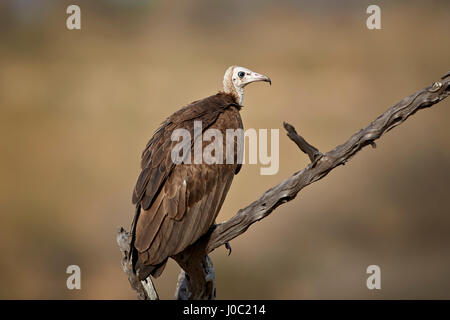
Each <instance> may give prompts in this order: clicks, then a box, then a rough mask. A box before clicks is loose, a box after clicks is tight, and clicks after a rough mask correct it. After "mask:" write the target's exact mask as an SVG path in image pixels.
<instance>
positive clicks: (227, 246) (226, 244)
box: [225, 242, 231, 255]
mask: <svg viewBox="0 0 450 320" xmlns="http://www.w3.org/2000/svg"><path fill="white" fill-rule="evenodd" d="M225 248H226V249H227V250H228V255H230V254H231V246H230V243H229V242H225Z"/></svg>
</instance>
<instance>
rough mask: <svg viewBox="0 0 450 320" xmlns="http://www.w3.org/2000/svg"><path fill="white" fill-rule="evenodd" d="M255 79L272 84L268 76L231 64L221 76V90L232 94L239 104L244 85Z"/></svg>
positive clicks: (242, 95)
mask: <svg viewBox="0 0 450 320" xmlns="http://www.w3.org/2000/svg"><path fill="white" fill-rule="evenodd" d="M256 81H265V82H268V83H269V84H272V81H270V78H269V77H268V76H265V75H263V74H259V73H256V72H253V71H252V70H249V69H247V68H244V67H239V66H231V67H229V68H228V69H227V71H225V76H224V77H223V91H224V92H225V93H229V94H232V95H234V96H235V97H236V99H237V100H238V101H239V104H242V99H243V97H244V87H245V86H246V85H248V84H249V83H252V82H256Z"/></svg>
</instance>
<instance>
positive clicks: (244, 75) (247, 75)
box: [231, 67, 271, 89]
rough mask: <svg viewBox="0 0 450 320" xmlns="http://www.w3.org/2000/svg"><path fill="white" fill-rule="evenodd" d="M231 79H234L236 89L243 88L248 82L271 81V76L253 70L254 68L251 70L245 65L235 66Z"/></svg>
mask: <svg viewBox="0 0 450 320" xmlns="http://www.w3.org/2000/svg"><path fill="white" fill-rule="evenodd" d="M231 80H232V81H233V85H234V87H235V88H236V89H242V88H244V87H245V86H246V85H247V84H249V83H252V82H255V81H266V82H269V83H271V81H270V78H269V77H267V76H265V75H263V74H259V73H256V72H253V71H252V70H249V69H247V68H244V67H235V68H234V70H233V76H232V78H231Z"/></svg>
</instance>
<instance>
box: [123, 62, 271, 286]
mask: <svg viewBox="0 0 450 320" xmlns="http://www.w3.org/2000/svg"><path fill="white" fill-rule="evenodd" d="M255 81H266V82H269V83H271V81H270V78H269V77H267V76H264V75H262V74H258V73H256V72H253V71H251V70H249V69H246V68H243V67H238V66H231V67H229V68H228V69H227V70H226V72H225V76H224V79H223V91H221V92H219V93H217V94H215V95H212V96H210V97H207V98H204V99H202V100H198V101H194V102H192V103H191V104H189V105H187V106H185V107H183V108H181V109H180V110H178V111H177V112H175V113H174V114H172V115H171V116H170V117H168V118H167V119H166V120H165V121H164V122H163V123H162V124H161V125H160V127H159V128H158V129H157V130H156V132H155V133H154V134H153V136H152V138H151V139H150V141H149V142H148V143H147V146H146V147H145V149H144V151H143V153H142V158H141V169H142V170H141V173H140V175H139V177H138V179H137V182H136V186H135V188H134V190H133V200H132V201H133V204H135V205H136V214H135V217H134V219H133V222H132V227H131V230H132V240H131V248H130V253H131V260H132V266H133V271H134V272H135V273H136V274H137V275H138V277H139V279H140V280H143V279H145V278H146V277H147V276H149V275H152V276H154V277H158V276H159V275H161V272H162V271H163V269H164V267H165V264H166V262H167V259H168V258H169V257H171V256H174V255H176V254H178V253H180V252H181V251H183V250H184V249H186V248H187V247H188V246H189V245H191V244H193V243H194V242H195V241H197V240H198V239H199V238H200V237H201V236H202V235H204V234H205V233H206V232H207V231H208V229H209V228H210V227H211V226H212V225H213V224H214V223H215V219H216V217H217V214H218V213H219V211H220V208H221V206H222V203H223V201H224V199H225V196H226V194H227V192H228V190H229V188H230V185H231V182H232V180H233V177H234V175H235V174H237V173H238V172H239V170H240V168H241V164H240V163H242V162H240V161H234V163H232V164H227V163H228V161H227V163H223V164H216V163H214V164H207V163H201V164H195V163H193V162H192V163H191V164H189V163H174V161H173V160H172V156H171V154H172V149H173V148H174V147H175V145H176V144H177V143H178V141H172V138H171V136H172V133H173V131H174V130H176V129H185V130H187V131H188V132H189V133H190V134H191V136H193V133H194V121H201V124H202V130H203V132H204V131H205V130H206V129H217V130H219V131H220V132H221V133H222V134H223V136H225V134H226V132H225V131H226V130H227V129H234V130H236V129H243V125H242V120H241V116H240V114H239V110H240V108H241V104H242V98H243V95H244V87H245V86H246V85H248V84H249V83H252V82H255ZM196 139H201V137H194V138H193V140H196ZM200 141H202V140H200ZM201 143H202V145H203V147H205V145H206V143H205V142H204V141H202V142H201ZM189 148H191V150H193V148H194V143H192V145H190V146H189ZM233 150H234V153H235V154H234V159H237V155H236V152H237V148H236V147H235V148H233ZM192 153H193V152H191V154H192ZM225 153H226V149H225V146H224V149H223V154H224V155H225ZM237 162H239V163H237Z"/></svg>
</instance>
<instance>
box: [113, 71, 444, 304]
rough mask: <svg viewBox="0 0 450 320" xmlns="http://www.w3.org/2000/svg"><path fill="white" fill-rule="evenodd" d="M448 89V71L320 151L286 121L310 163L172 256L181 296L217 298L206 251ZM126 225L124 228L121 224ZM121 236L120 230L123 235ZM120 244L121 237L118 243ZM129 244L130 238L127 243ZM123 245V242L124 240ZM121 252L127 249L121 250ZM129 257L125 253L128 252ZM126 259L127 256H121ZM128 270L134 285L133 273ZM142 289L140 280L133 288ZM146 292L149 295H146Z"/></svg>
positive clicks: (325, 173) (230, 236)
mask: <svg viewBox="0 0 450 320" xmlns="http://www.w3.org/2000/svg"><path fill="white" fill-rule="evenodd" d="M449 95H450V72H449V73H447V74H446V75H445V76H443V77H442V80H441V81H437V82H435V83H433V85H431V86H429V87H427V88H425V89H423V90H420V91H418V92H416V93H414V94H412V95H410V96H408V97H406V98H404V99H403V100H402V101H400V102H399V103H397V104H396V105H394V106H393V107H391V108H389V109H388V110H387V111H386V112H385V113H383V114H382V115H380V116H379V117H378V118H376V119H375V120H374V121H372V123H370V124H369V125H368V126H367V127H365V128H364V129H361V130H359V131H358V132H357V133H355V134H354V135H353V136H351V137H350V138H349V139H348V140H347V141H346V142H345V143H343V144H341V145H339V146H337V147H336V148H334V149H333V150H331V151H329V152H327V153H325V154H322V153H320V152H319V150H318V149H317V148H315V147H314V146H312V145H310V144H309V143H308V142H306V140H305V139H303V138H302V137H301V136H300V135H299V134H298V133H297V132H296V130H295V128H294V127H293V126H291V125H290V124H288V123H286V122H285V123H284V127H285V129H286V131H287V134H288V137H289V138H290V139H291V140H292V141H294V142H295V143H296V144H297V146H298V147H299V148H300V149H301V150H302V151H303V152H304V153H306V154H307V155H308V156H309V158H310V160H311V163H310V164H309V165H308V166H307V167H306V168H304V169H303V170H301V171H299V172H296V173H294V174H293V175H292V176H291V177H289V178H287V179H285V180H284V181H282V182H280V183H279V184H278V185H276V186H274V187H272V188H270V189H269V190H267V191H266V192H264V193H263V194H262V195H261V196H260V197H259V198H258V199H257V200H255V201H254V202H253V203H251V204H250V205H248V206H247V207H245V208H243V209H240V210H239V211H238V212H237V214H236V215H235V216H233V217H232V218H231V219H229V220H228V221H225V222H223V223H221V224H219V225H215V226H213V227H212V228H211V229H210V231H209V232H208V233H207V234H206V235H205V236H203V237H202V238H200V239H199V240H198V241H197V242H195V243H194V244H193V245H191V246H190V247H188V248H187V249H186V250H185V251H183V252H182V253H180V254H178V255H177V256H175V257H173V258H174V259H175V260H176V261H177V262H178V264H179V265H180V266H181V267H182V269H183V270H184V271H182V273H181V274H180V276H179V281H178V285H177V291H176V298H177V299H214V298H215V284H214V268H213V266H212V262H211V260H210V259H209V257H208V256H207V255H208V253H210V252H211V251H213V250H214V249H216V248H218V247H220V246H222V245H226V244H227V243H228V242H229V241H231V240H233V239H234V238H236V237H237V236H239V235H241V234H242V233H244V232H245V231H246V230H247V229H248V228H249V227H250V226H251V225H252V224H253V223H255V222H257V221H259V220H261V219H263V218H265V217H267V216H268V215H269V214H270V213H271V212H272V211H274V210H275V209H276V208H277V207H278V206H280V205H281V204H283V203H285V202H288V201H291V200H292V199H294V198H295V197H296V196H297V194H298V192H300V190H302V189H303V188H304V187H306V186H308V185H310V184H311V183H313V182H316V181H318V180H320V179H322V178H323V177H325V176H326V175H327V174H328V173H329V172H330V171H331V170H333V169H334V168H336V167H337V166H340V165H343V164H345V163H346V162H347V161H349V160H350V159H351V158H352V157H353V156H354V155H355V154H356V153H357V152H358V151H360V150H361V149H362V148H364V147H365V146H367V145H371V146H373V147H375V142H374V141H375V140H377V139H379V138H380V137H381V136H382V135H383V134H384V133H386V132H388V131H389V130H391V129H393V128H394V127H396V126H398V125H400V124H401V123H403V122H404V121H405V120H406V119H408V117H409V116H411V115H413V114H414V113H416V112H417V111H418V110H421V109H424V108H428V107H431V106H432V105H434V104H436V103H438V102H440V101H442V100H443V99H445V98H446V97H448V96H449ZM122 230H123V229H122ZM119 236H120V230H119V235H118V238H119ZM119 245H120V243H119ZM128 246H129V243H128ZM121 250H122V246H121ZM122 252H124V251H123V250H122ZM125 257H126V255H125ZM122 265H124V262H122ZM127 270H128V271H129V269H127V268H126V267H124V271H125V272H126V273H127V274H128V275H129V279H130V283H131V285H132V287H133V288H135V286H134V285H133V283H132V280H133V279H132V277H131V278H130V274H129V273H128V272H127ZM135 290H137V291H138V294H140V293H139V292H140V291H139V286H137V288H135ZM147 298H148V297H147Z"/></svg>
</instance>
